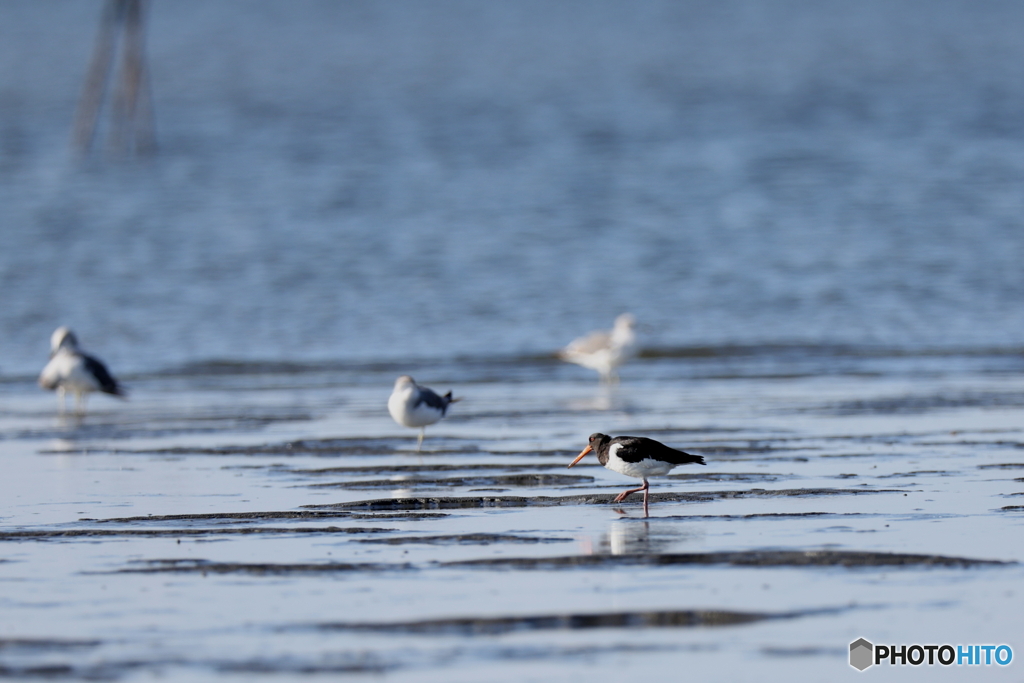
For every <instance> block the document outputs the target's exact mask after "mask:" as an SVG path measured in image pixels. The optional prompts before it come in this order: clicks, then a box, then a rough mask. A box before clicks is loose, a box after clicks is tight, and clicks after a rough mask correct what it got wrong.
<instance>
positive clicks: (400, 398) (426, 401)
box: [388, 375, 461, 451]
mask: <svg viewBox="0 0 1024 683" xmlns="http://www.w3.org/2000/svg"><path fill="white" fill-rule="evenodd" d="M459 400H461V399H458V398H452V392H450V391H449V392H448V393H447V394H445V395H444V396H438V395H437V394H436V393H434V391H433V390H431V389H428V388H427V387H421V386H420V385H419V384H416V380H414V379H413V378H412V377H410V376H409V375H402V376H401V377H399V378H398V379H396V380H395V388H394V390H393V391H392V392H391V396H390V397H389V398H388V412H389V413H391V417H393V418H394V419H395V422H397V423H398V424H400V425H402V426H403V427H419V428H420V438H419V441H417V442H416V450H417V451H418V450H420V447H421V446H422V445H423V436H424V434H425V432H426V427H427V425H432V424H434V423H435V422H437V421H438V420H440V419H441V418H442V417H444V416H445V413H447V412H448V406H449V405H451V404H452V403H455V402H456V401H459Z"/></svg>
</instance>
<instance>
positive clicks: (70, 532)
mask: <svg viewBox="0 0 1024 683" xmlns="http://www.w3.org/2000/svg"><path fill="white" fill-rule="evenodd" d="M390 531H396V529H381V528H367V527H345V528H342V527H336V526H326V527H294V528H287V527H259V526H252V527H226V528H212V529H211V528H191V529H61V530H56V531H7V532H2V533H0V542H3V541H50V540H65V539H69V538H100V537H102V538H110V537H131V536H142V537H165V536H169V537H171V538H173V537H175V536H232V535H251V534H268V535H271V534H280V535H301V534H345V535H350V534H367V533H369V534H375V533H384V532H390Z"/></svg>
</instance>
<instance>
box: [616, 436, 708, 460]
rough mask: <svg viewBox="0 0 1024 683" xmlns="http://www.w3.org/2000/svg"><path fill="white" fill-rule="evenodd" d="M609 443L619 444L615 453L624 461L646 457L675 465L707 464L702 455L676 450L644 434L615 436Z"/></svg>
mask: <svg viewBox="0 0 1024 683" xmlns="http://www.w3.org/2000/svg"><path fill="white" fill-rule="evenodd" d="M611 443H618V444H621V446H620V447H619V450H618V451H616V455H617V456H618V457H619V458H621V459H623V460H625V461H626V462H640V461H641V460H644V459H646V458H655V459H656V460H664V461H665V462H671V463H673V464H676V465H685V464H687V463H691V462H694V463H697V464H698V465H706V464H707V463H706V462H704V456H702V455H693V454H691V453H686V452H684V451H680V450H676V449H675V448H670V447H668V446H666V445H665V444H663V443H661V442H660V441H655V440H654V439H648V438H647V437H645V436H617V437H615V438H614V439H612V440H611Z"/></svg>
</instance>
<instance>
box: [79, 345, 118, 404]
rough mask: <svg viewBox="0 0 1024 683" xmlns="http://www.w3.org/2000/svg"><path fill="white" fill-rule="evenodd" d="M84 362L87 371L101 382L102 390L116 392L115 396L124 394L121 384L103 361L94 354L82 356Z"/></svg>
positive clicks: (110, 392)
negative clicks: (94, 356) (93, 355)
mask: <svg viewBox="0 0 1024 683" xmlns="http://www.w3.org/2000/svg"><path fill="white" fill-rule="evenodd" d="M82 362H84V363H85V369H86V371H87V372H88V373H89V374H90V375H92V376H93V377H95V378H96V381H97V382H99V383H100V391H102V392H104V393H107V394H114V395H115V396H124V391H123V390H122V388H121V385H119V384H118V383H117V380H116V379H114V377H113V376H112V375H111V374H110V371H109V370H107V366H106V365H104V364H103V363H102V362H100V361H99V360H97V359H96V358H93V357H92V356H85V355H83V356H82Z"/></svg>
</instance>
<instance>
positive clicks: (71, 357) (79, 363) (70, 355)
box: [39, 327, 125, 414]
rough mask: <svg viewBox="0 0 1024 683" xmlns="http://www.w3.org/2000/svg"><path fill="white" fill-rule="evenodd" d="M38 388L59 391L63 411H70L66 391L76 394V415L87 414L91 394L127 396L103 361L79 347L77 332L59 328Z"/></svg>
mask: <svg viewBox="0 0 1024 683" xmlns="http://www.w3.org/2000/svg"><path fill="white" fill-rule="evenodd" d="M39 386H41V387H42V388H44V389H50V390H54V389H55V390H56V391H57V397H58V399H59V401H60V411H61V412H62V413H63V412H64V411H65V410H66V409H67V395H66V394H67V392H69V391H70V392H71V393H73V394H74V395H75V412H76V413H78V414H82V413H83V412H85V399H86V395H87V394H88V393H89V392H91V391H102V392H103V393H105V394H111V395H113V396H121V397H123V396H124V395H125V392H124V388H123V387H122V386H121V385H120V384H118V383H117V380H116V379H114V378H113V376H112V375H111V374H110V371H109V370H107V366H105V365H104V364H103V363H102V362H101V361H100V360H98V359H97V358H94V357H92V356H90V355H87V354H85V353H83V352H82V350H81V349H79V348H78V339H77V338H76V337H75V334H74V332H72V331H71V330H69V329H68V328H66V327H58V328H57V329H56V330H54V332H53V334H52V335H51V336H50V362H49V363H47V364H46V367H44V368H43V371H42V372H41V373H40V374H39Z"/></svg>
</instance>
